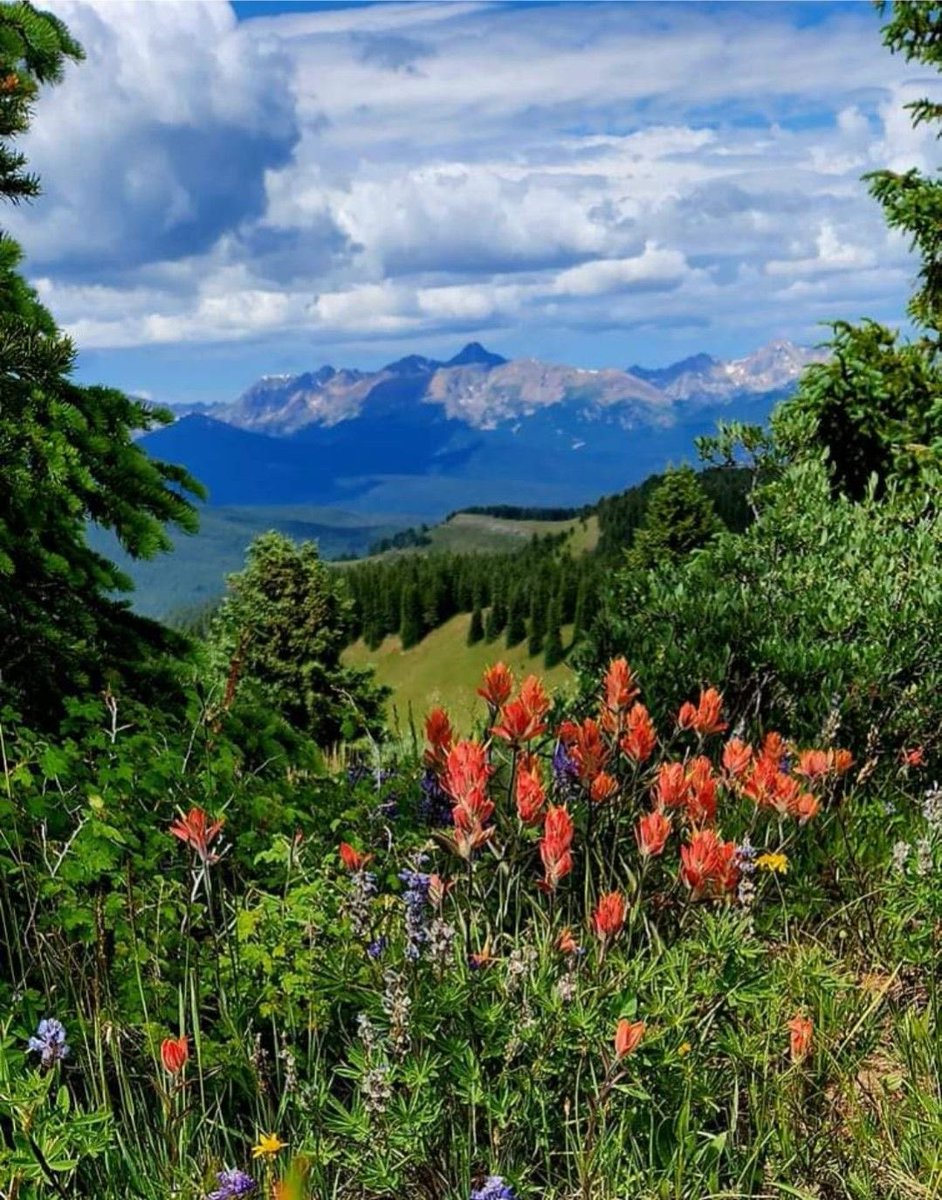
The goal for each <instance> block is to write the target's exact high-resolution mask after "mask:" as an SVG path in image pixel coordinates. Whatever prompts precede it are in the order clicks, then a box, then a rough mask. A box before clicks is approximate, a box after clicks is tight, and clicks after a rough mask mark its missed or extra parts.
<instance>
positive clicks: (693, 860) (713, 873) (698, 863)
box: [680, 829, 739, 900]
mask: <svg viewBox="0 0 942 1200" xmlns="http://www.w3.org/2000/svg"><path fill="white" fill-rule="evenodd" d="M680 864H681V865H680V876H681V878H682V879H683V881H684V883H685V884H686V885H687V887H689V888H690V891H691V895H692V896H693V899H695V900H702V899H706V898H711V899H715V898H719V897H721V896H725V895H727V894H728V893H729V892H731V891H733V890H734V889H735V887H736V884H737V883H738V882H739V868H738V867H737V865H736V843H735V842H723V841H721V840H720V838H719V835H718V834H717V832H716V830H715V829H696V830H694V832H693V833H692V834H691V837H690V841H689V842H688V843H687V844H686V846H681V848H680Z"/></svg>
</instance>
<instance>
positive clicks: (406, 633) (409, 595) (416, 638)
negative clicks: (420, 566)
mask: <svg viewBox="0 0 942 1200" xmlns="http://www.w3.org/2000/svg"><path fill="white" fill-rule="evenodd" d="M424 632H425V629H424V624H423V613H422V598H421V596H420V595H419V589H418V586H417V585H416V584H414V583H408V584H406V586H405V587H404V588H403V591H402V617H401V620H400V623H399V637H400V638H401V640H402V648H403V650H408V649H409V648H410V647H411V646H415V645H417V644H418V643H419V642H421V640H422V636H423V634H424Z"/></svg>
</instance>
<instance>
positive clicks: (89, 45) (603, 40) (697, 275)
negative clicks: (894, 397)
mask: <svg viewBox="0 0 942 1200" xmlns="http://www.w3.org/2000/svg"><path fill="white" fill-rule="evenodd" d="M54 7H55V10H56V11H57V12H58V13H60V14H61V15H62V16H63V17H64V18H65V19H66V21H67V22H68V23H69V24H70V26H71V27H72V28H73V29H74V31H75V33H76V35H77V36H78V38H79V39H80V40H81V41H82V42H83V43H84V44H85V46H86V49H87V51H88V61H87V62H86V63H85V64H83V65H81V66H78V67H75V68H70V70H69V73H68V78H67V81H66V83H65V84H64V85H62V86H61V87H60V88H59V89H56V90H55V91H53V92H52V93H51V94H50V95H49V96H44V97H43V98H42V100H41V102H40V104H39V106H38V111H37V117H36V122H35V129H34V131H33V132H31V133H30V135H29V137H28V138H27V139H26V141H25V143H24V145H25V148H26V150H27V152H28V153H29V155H30V156H31V159H32V161H33V162H34V164H35V166H36V169H37V170H38V171H39V172H40V174H41V175H42V176H43V178H44V180H45V186H46V195H45V197H44V198H43V199H41V200H40V201H39V202H38V203H37V204H36V205H35V206H33V207H31V208H28V209H26V208H24V209H21V210H18V211H16V212H14V213H10V212H9V211H8V212H7V214H6V224H7V226H8V227H10V228H11V230H12V232H13V233H14V234H15V235H16V236H17V237H19V238H20V239H21V240H22V241H23V243H24V245H25V246H26V249H27V253H28V255H29V261H30V262H31V263H32V264H33V269H34V270H35V271H36V273H37V275H38V276H39V277H40V281H39V282H40V292H41V294H42V296H43V298H44V300H45V301H46V303H48V304H49V305H50V306H51V308H52V309H53V311H54V312H55V313H56V315H57V316H58V317H59V318H60V319H61V320H62V321H63V322H65V323H66V324H67V326H68V328H69V330H70V332H71V333H72V334H73V335H74V336H75V337H76V339H77V340H78V341H79V343H80V344H81V345H83V346H90V347H99V348H105V347H109V346H122V347H133V346H135V345H147V344H174V343H180V344H198V343H201V342H211V341H220V342H236V341H240V340H244V341H252V340H256V341H262V342H264V341H265V340H266V339H268V340H271V341H273V342H274V341H275V340H277V339H278V338H279V337H284V336H287V335H289V334H290V335H291V336H297V337H308V338H310V339H312V340H314V341H322V342H327V341H343V340H349V341H351V342H355V341H357V340H358V339H359V340H360V341H362V340H364V339H368V338H385V339H396V338H402V339H406V338H408V339H417V338H420V337H421V338H422V339H434V338H435V337H439V336H441V335H442V334H443V333H444V332H445V331H451V330H455V331H461V332H463V333H468V334H474V333H476V332H478V331H480V330H481V329H490V328H494V327H504V328H507V329H509V330H514V329H516V330H526V329H530V328H533V327H536V326H539V327H540V328H541V329H544V330H546V331H548V332H547V336H552V331H554V330H555V331H558V334H559V337H560V338H562V339H565V337H566V336H567V334H568V331H572V330H579V331H583V332H582V333H581V334H580V336H588V333H586V331H591V330H593V329H616V328H618V327H619V325H622V326H624V328H626V329H631V328H635V329H638V328H655V327H656V326H657V325H658V323H660V325H661V327H663V328H668V327H670V326H682V327H688V326H689V327H693V326H696V327H697V329H698V331H701V330H702V333H701V332H698V334H697V336H698V338H700V337H702V339H703V341H704V343H705V344H706V345H707V347H708V348H709V346H710V343H711V330H712V331H713V332H714V333H715V335H716V336H721V335H724V336H725V333H726V331H727V330H728V329H730V328H735V329H736V330H737V331H738V335H739V336H741V337H742V338H743V339H753V338H754V339H756V340H761V339H762V338H764V337H766V336H770V335H772V334H774V335H776V336H781V335H784V336H793V337H799V338H800V337H803V336H804V337H807V336H809V335H810V336H811V337H814V327H815V322H816V321H818V320H821V319H824V318H827V317H828V316H840V315H845V313H847V311H848V310H847V308H846V306H847V305H848V304H850V305H851V309H852V312H851V315H856V310H857V306H858V305H871V306H872V310H873V311H874V313H875V315H878V316H885V315H886V314H887V313H890V312H892V311H901V310H902V306H903V297H904V294H905V287H906V281H907V278H908V276H907V272H908V271H911V265H910V263H909V259H908V256H907V252H906V248H905V245H904V243H903V241H902V239H900V238H899V237H898V236H888V235H887V233H886V230H885V227H884V224H883V222H882V217H881V214H880V212H879V209H878V207H877V206H876V205H875V204H874V202H873V201H872V200H871V199H870V198H869V197H868V196H867V193H866V188H865V186H864V185H862V184H861V183H860V181H859V176H860V174H861V173H862V172H863V171H865V170H870V169H874V168H875V167H879V166H883V165H889V166H892V167H894V168H902V167H908V166H910V165H916V166H919V167H921V168H922V169H924V170H931V169H933V168H934V167H935V165H936V164H937V163H938V161H939V149H938V145H937V144H936V143H935V141H934V140H933V138H932V136H931V132H930V131H927V130H925V129H920V130H917V131H913V130H912V128H911V124H910V119H909V116H908V114H906V112H905V110H904V108H903V106H904V105H905V104H906V103H907V102H910V101H911V100H912V99H913V98H915V97H916V96H918V95H921V94H923V93H924V92H925V91H926V90H927V89H930V88H935V89H936V94H938V84H937V82H936V81H935V80H933V79H926V78H925V77H922V76H920V74H919V72H918V71H916V70H914V69H913V67H911V66H909V65H907V64H906V63H904V62H903V61H901V60H899V59H896V58H893V57H891V56H890V55H888V54H887V52H886V51H885V50H884V49H883V48H882V47H881V45H880V38H879V32H878V21H877V19H876V17H874V15H873V14H872V13H871V12H870V11H869V9H866V8H863V7H861V10H860V12H859V13H858V12H847V11H846V10H835V11H834V12H833V13H831V12H829V11H828V10H827V9H826V8H824V9H822V10H821V11H820V20H819V22H818V24H814V23H810V24H808V23H802V24H801V25H799V24H797V23H795V22H794V12H793V10H792V9H790V8H789V7H787V6H773V5H757V6H745V5H744V6H737V7H736V8H735V9H729V8H723V7H722V6H721V7H720V8H717V7H715V6H709V7H707V6H704V7H700V6H698V5H695V4H687V5H672V6H660V7H658V8H656V9H654V8H653V7H651V6H646V5H593V6H587V5H586V6H583V5H565V4H561V5H553V6H539V7H535V6H534V7H531V6H519V7H505V6H496V5H490V4H473V3H454V4H428V3H414V4H385V5H371V6H365V7H359V6H357V7H353V8H346V9H341V10H326V11H318V12H301V11H298V12H289V13H287V14H277V15H273V16H271V17H264V18H259V19H254V20H251V21H247V22H243V23H241V24H240V23H238V22H237V21H236V19H235V17H234V15H233V13H232V10H231V9H230V8H229V6H228V4H226V3H221V2H212V0H209V2H202V0H189V2H183V3H169V2H167V0H162V2H161V3H160V4H141V3H139V2H132V3H128V4H122V3H116V2H115V0H95V2H94V3H84V2H81V0H54ZM92 114H93V115H94V116H92ZM743 348H744V349H745V348H748V347H747V346H746V345H744V346H743Z"/></svg>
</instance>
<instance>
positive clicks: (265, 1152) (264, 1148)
mask: <svg viewBox="0 0 942 1200" xmlns="http://www.w3.org/2000/svg"><path fill="white" fill-rule="evenodd" d="M287 1144H288V1143H287V1142H283V1141H282V1140H281V1138H280V1137H279V1136H278V1134H277V1133H262V1134H259V1138H258V1141H257V1142H256V1143H255V1145H254V1146H253V1147H252V1157H253V1158H274V1157H275V1155H276V1154H277V1153H278V1151H279V1150H283V1149H284V1148H285V1146H286V1145H287Z"/></svg>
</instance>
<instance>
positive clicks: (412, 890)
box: [399, 871, 430, 962]
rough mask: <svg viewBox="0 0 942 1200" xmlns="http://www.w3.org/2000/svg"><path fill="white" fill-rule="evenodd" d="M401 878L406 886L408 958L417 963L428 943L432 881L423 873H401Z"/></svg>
mask: <svg viewBox="0 0 942 1200" xmlns="http://www.w3.org/2000/svg"><path fill="white" fill-rule="evenodd" d="M399 878H400V879H401V880H402V882H403V883H404V884H405V885H406V890H405V891H404V892H403V894H402V898H403V900H404V901H405V905H406V958H408V959H409V960H410V961H412V962H415V961H416V959H418V958H419V957H421V954H422V947H423V945H424V944H425V943H426V942H427V941H428V918H429V903H428V889H429V882H430V881H429V877H428V875H426V874H424V873H423V872H422V871H400V872H399Z"/></svg>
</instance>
